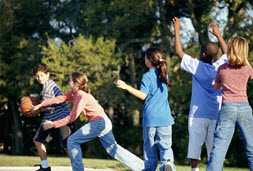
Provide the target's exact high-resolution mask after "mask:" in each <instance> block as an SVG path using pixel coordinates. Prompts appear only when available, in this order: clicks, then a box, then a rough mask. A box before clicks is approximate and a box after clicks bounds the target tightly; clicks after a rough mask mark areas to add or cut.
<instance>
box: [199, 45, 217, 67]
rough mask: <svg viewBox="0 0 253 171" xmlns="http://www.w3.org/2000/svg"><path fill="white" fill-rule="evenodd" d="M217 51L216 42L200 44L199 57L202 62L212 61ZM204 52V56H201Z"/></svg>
mask: <svg viewBox="0 0 253 171" xmlns="http://www.w3.org/2000/svg"><path fill="white" fill-rule="evenodd" d="M212 47H214V48H212ZM218 52H219V48H218V46H217V44H216V43H213V42H208V43H206V44H204V45H202V46H201V50H200V59H201V60H202V61H204V62H207V63H212V61H213V59H215V58H216V57H217V55H218ZM204 53H205V56H203V54H204Z"/></svg>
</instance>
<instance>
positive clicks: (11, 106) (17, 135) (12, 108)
mask: <svg viewBox="0 0 253 171" xmlns="http://www.w3.org/2000/svg"><path fill="white" fill-rule="evenodd" d="M15 102H16V100H10V101H9V102H8V110H9V114H10V116H11V119H12V122H11V123H12V124H13V125H12V126H11V135H12V136H11V137H12V144H11V153H13V154H22V152H23V133H22V131H21V122H20V117H19V112H18V110H17V109H18V107H17V105H16V103H15Z"/></svg>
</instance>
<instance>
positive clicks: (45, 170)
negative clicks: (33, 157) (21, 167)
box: [36, 165, 51, 171]
mask: <svg viewBox="0 0 253 171" xmlns="http://www.w3.org/2000/svg"><path fill="white" fill-rule="evenodd" d="M36 171H51V167H48V168H42V167H41V165H40V168H39V169H38V170H36Z"/></svg>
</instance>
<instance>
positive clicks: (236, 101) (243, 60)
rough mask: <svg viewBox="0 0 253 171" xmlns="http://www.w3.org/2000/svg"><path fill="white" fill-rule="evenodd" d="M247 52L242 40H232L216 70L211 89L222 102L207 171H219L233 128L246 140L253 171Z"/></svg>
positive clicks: (251, 74)
mask: <svg viewBox="0 0 253 171" xmlns="http://www.w3.org/2000/svg"><path fill="white" fill-rule="evenodd" d="M248 49H249V45H248V41H247V40H246V39H245V38H243V37H235V38H233V39H231V41H230V42H229V43H228V54H227V55H228V63H227V64H224V65H222V66H221V67H220V68H219V70H218V74H217V76H216V82H215V85H214V88H216V89H220V88H221V90H222V98H223V100H222V107H221V111H220V116H219V120H218V123H217V127H216V130H215V135H214V146H213V149H212V152H211V156H210V161H209V162H208V167H207V171H221V170H222V167H223V162H224V159H225V155H226V153H227V150H228V147H229V144H230V142H231V139H232V137H233V134H234V131H235V127H236V125H238V127H239V129H240V133H241V134H242V137H243V138H244V140H245V146H246V154H247V158H248V163H249V168H250V171H253V116H252V109H251V106H250V105H249V103H248V97H247V82H248V80H249V79H253V69H252V67H251V66H250V64H249V62H248V59H247V58H248Z"/></svg>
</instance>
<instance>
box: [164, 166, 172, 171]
mask: <svg viewBox="0 0 253 171" xmlns="http://www.w3.org/2000/svg"><path fill="white" fill-rule="evenodd" d="M164 171H173V168H172V166H171V165H170V164H166V165H165V166H164Z"/></svg>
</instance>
